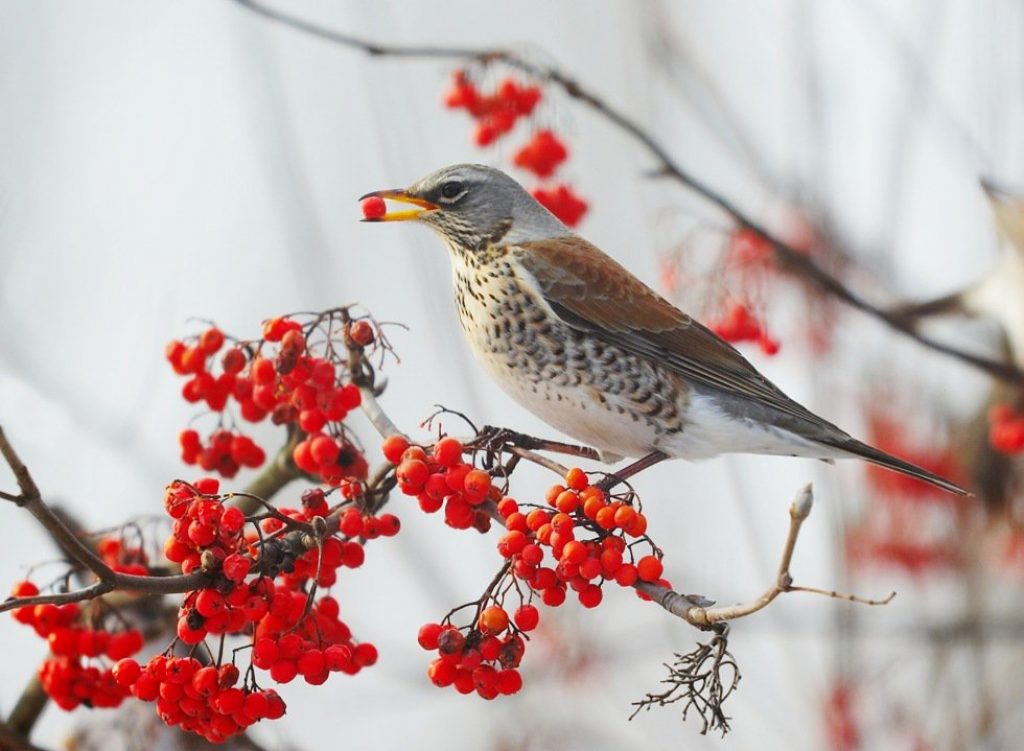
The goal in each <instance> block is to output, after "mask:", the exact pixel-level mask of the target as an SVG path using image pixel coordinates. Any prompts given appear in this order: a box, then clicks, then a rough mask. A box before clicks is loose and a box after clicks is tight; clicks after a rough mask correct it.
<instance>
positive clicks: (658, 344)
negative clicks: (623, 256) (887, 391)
mask: <svg viewBox="0 0 1024 751" xmlns="http://www.w3.org/2000/svg"><path fill="white" fill-rule="evenodd" d="M515 253H516V257H517V259H518V260H519V261H520V263H522V265H523V266H524V267H525V268H526V270H527V271H528V272H530V274H532V275H533V277H534V278H535V279H536V281H537V285H538V287H539V289H540V293H541V294H542V295H543V297H544V299H545V301H547V303H548V305H550V306H551V309H552V310H553V311H554V312H555V314H556V315H557V316H558V317H559V318H561V319H562V320H563V321H565V323H566V324H568V325H569V326H572V327H573V328H575V329H577V330H580V331H585V332H587V333H588V334H590V335H591V336H594V337H596V338H598V339H600V340H602V341H604V342H606V343H608V344H613V345H615V346H618V347H621V348H622V349H623V350H625V351H626V352H631V353H633V354H635V355H639V356H642V357H646V358H649V359H651V360H654V361H655V362H658V363H661V364H662V365H664V366H666V367H668V368H671V369H672V370H673V371H675V372H676V373H678V374H679V375H680V376H681V377H682V378H684V379H686V380H687V381H689V382H690V383H692V384H695V385H703V386H705V387H710V388H712V389H715V390H718V391H720V392H724V393H726V394H728V395H730V396H732V397H738V398H733V399H731V400H723V402H722V406H723V408H725V409H729V410H731V411H733V412H734V413H736V414H737V416H739V417H746V418H752V419H755V420H757V421H760V422H765V423H769V424H774V425H777V426H779V427H782V428H785V429H787V430H790V431H792V432H794V433H796V434H798V435H801V436H804V437H805V438H807V439H809V440H812V441H816V442H818V443H821V444H824V445H827V446H833V447H835V448H837V449H839V450H840V451H842V452H844V453H847V454H854V455H857V456H860V457H862V458H864V459H866V460H867V461H869V462H873V463H875V464H880V465H882V466H883V467H888V468H890V469H893V470H896V471H898V472H903V473H905V474H908V475H911V476H913V477H917V478H919V479H921V480H924V481H925V482H930V483H932V484H933V485H937V486H938V487H940V488H943V489H945V490H948V491H950V492H953V493H957V494H959V495H965V494H966V493H967V491H965V490H964V489H963V488H961V487H959V486H958V485H956V484H954V483H952V482H950V481H949V480H946V479H945V478H942V477H939V476H938V475H936V474H934V473H932V472H929V471H928V470H925V469H922V468H921V467H917V466H914V465H913V464H910V463H909V462H906V461H904V460H902V459H900V458H898V457H895V456H891V455H889V454H886V453H885V452H884V451H879V450H878V449H876V448H874V447H872V446H869V445H867V444H866V443H862V442H860V441H858V440H856V439H855V438H852V437H850V436H849V435H848V434H847V433H845V432H844V431H842V430H840V429H839V428H837V427H836V426H835V425H833V424H832V423H830V422H828V421H827V420H824V419H822V418H821V417H818V416H817V415H816V414H814V413H813V412H811V411H810V410H808V409H806V408H804V407H802V406H801V405H799V404H797V403H796V402H794V401H793V400H792V399H790V398H789V397H788V396H786V395H785V394H784V393H782V391H780V390H779V389H778V387H776V386H775V384H773V383H772V382H771V381H769V380H768V379H767V378H765V377H764V376H763V375H761V374H760V373H758V372H757V370H756V369H755V368H754V366H753V365H751V364H750V363H749V362H747V360H746V358H745V357H743V355H741V354H740V353H739V352H737V351H736V350H735V349H733V347H731V346H730V345H729V344H728V343H727V342H725V341H723V340H722V339H720V338H719V337H718V336H717V335H715V334H714V332H712V331H711V330H709V329H708V328H706V327H704V326H702V325H701V324H700V323H698V322H697V321H695V320H693V319H692V318H690V316H688V315H686V314H685V313H683V312H682V311H681V310H679V309H678V308H676V307H675V306H674V305H672V303H670V302H668V301H667V300H665V299H664V298H663V297H661V296H660V295H658V294H657V293H656V292H655V291H654V290H652V289H651V288H650V287H648V286H647V285H645V284H644V283H643V282H641V281H640V280H639V279H637V278H636V277H634V276H633V275H632V274H630V273H629V272H628V271H626V270H625V269H624V268H623V267H622V266H620V265H619V264H618V263H616V262H615V261H614V260H612V259H611V258H609V257H608V256H606V255H605V254H604V253H602V252H601V251H600V250H599V249H598V248H596V247H594V246H593V245H591V244H590V243H588V242H587V241H586V240H584V239H582V238H580V237H576V236H572V235H570V236H566V237H560V238H556V239H551V240H544V241H542V242H536V243H523V244H522V245H521V246H520V247H519V248H518V249H517V250H516V251H515Z"/></svg>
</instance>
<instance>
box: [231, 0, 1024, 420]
mask: <svg viewBox="0 0 1024 751" xmlns="http://www.w3.org/2000/svg"><path fill="white" fill-rule="evenodd" d="M232 2H235V3H237V4H238V5H240V6H241V7H243V8H245V9H247V10H249V11H251V12H253V13H255V14H257V15H260V16H262V17H264V18H267V19H269V20H271V21H274V22H275V23H279V24H281V25H283V26H287V27H289V28H292V29H295V30H296V31H300V32H302V33H304V34H309V35H311V36H314V37H317V38H319V39H322V40H324V41H326V42H330V43H332V44H336V45H339V46H342V47H347V48H349V49H355V50H359V51H362V52H364V53H366V54H368V55H370V56H373V57H402V58H447V59H453V60H466V61H471V62H478V63H481V64H485V65H486V64H489V63H495V62H500V63H503V64H505V65H508V66H509V67H511V68H515V69H517V70H519V71H522V72H523V73H525V74H527V75H529V76H531V77H533V78H536V79H538V80H541V81H545V82H547V83H550V84H553V85H555V86H557V87H558V88H560V89H561V90H562V91H563V92H565V94H566V95H567V96H568V97H569V98H571V99H574V100H576V101H578V102H580V103H581V104H583V105H584V106H586V107H588V108H589V109H591V110H592V111H594V112H595V113H597V114H598V115H599V116H601V117H603V118H604V119H605V120H607V121H609V122H610V123H612V125H614V126H615V127H616V128H618V129H619V130H620V131H622V132H623V133H625V134H626V135H627V136H629V137H630V138H632V139H633V140H634V141H635V142H637V143H638V144H639V145H640V146H642V147H643V148H644V150H646V151H647V152H648V154H650V156H652V157H653V158H654V160H655V162H657V165H658V166H657V168H656V169H655V171H654V172H655V174H656V175H658V176H662V177H667V178H670V179H672V180H674V181H675V182H677V183H679V184H680V185H682V186H683V187H685V188H687V189H689V190H692V191H693V192H694V193H696V194H697V195H699V196H701V197H702V198H704V199H705V200H706V201H708V202H709V203H711V204H713V205H714V206H716V207H718V209H720V210H721V211H722V212H724V213H725V214H727V215H728V216H729V217H731V219H732V220H733V221H734V222H735V223H736V224H737V225H738V226H739V227H740V228H742V229H746V230H749V231H751V232H753V233H754V234H756V235H758V236H759V237H761V238H762V239H763V240H764V241H765V242H767V243H768V244H769V245H771V247H772V250H773V251H774V253H775V257H776V258H777V260H778V261H779V264H780V266H781V267H782V268H783V269H785V270H786V271H787V272H789V273H791V274H793V275H794V276H798V277H801V278H803V279H805V280H806V281H808V282H809V283H811V284H812V285H814V286H815V287H817V288H818V289H819V290H821V291H822V292H824V293H826V294H828V295H830V296H832V297H834V298H835V299H837V300H839V301H840V302H843V303H845V304H846V305H849V306H850V307H852V308H854V309H856V310H859V311H861V312H862V313H865V314H867V315H869V316H871V317H873V318H875V319H877V320H879V321H881V322H882V323H884V324H885V325H887V326H888V327H889V328H891V329H892V330H894V331H896V332H898V333H901V334H903V335H905V336H907V337H909V338H910V339H913V340H914V341H916V342H918V343H919V344H921V345H922V346H924V347H927V348H929V349H931V350H934V351H936V352H939V353H941V354H943V355H946V356H948V357H952V358H954V359H956V360H959V361H961V362H963V363H965V364H967V365H970V366H971V367H973V368H976V369H978V370H981V371H983V372H985V373H987V374H988V375H990V376H992V377H993V378H998V379H1000V380H1002V381H1006V382H1008V383H1012V384H1015V385H1018V386H1024V370H1021V369H1019V368H1017V367H1015V366H1014V365H1012V364H1010V363H1008V362H1005V361H1002V360H995V359H992V358H988V357H982V356H980V355H976V354H973V353H971V352H967V351H964V350H962V349H959V348H957V347H954V346H951V345H948V344H945V343H943V342H940V341H937V340H935V339H932V338H931V337H928V336H925V335H924V334H921V333H920V332H919V331H918V330H917V328H916V325H915V322H914V321H913V320H910V319H907V318H906V317H903V316H899V315H895V314H893V313H892V312H891V311H890V310H887V309H884V308H881V307H878V306H876V305H873V304H872V303H870V302H868V300H867V299H865V298H864V297H863V296H861V295H860V294H858V293H856V292H854V291H853V290H851V289H850V288H849V287H847V286H846V285H845V284H844V283H843V282H842V281H840V280H839V279H838V278H836V277H835V276H833V275H832V274H830V273H829V272H827V271H826V270H825V269H823V268H821V267H820V266H819V265H818V264H816V263H815V262H814V261H813V260H811V258H810V257H809V256H808V255H807V254H806V253H802V252H800V251H799V250H797V249H796V248H794V247H793V246H792V245H789V244H788V243H786V242H783V241H782V240H781V239H779V238H778V237H776V236H775V235H773V234H772V233H770V232H769V231H768V230H767V229H765V227H763V226H762V225H761V224H759V223H758V222H756V221H754V219H753V218H752V217H750V216H749V215H748V214H747V213H746V212H744V211H743V210H742V209H740V207H739V206H737V205H736V204H735V203H733V202H732V201H731V200H730V199H728V198H726V197H725V196H724V195H723V194H722V193H720V192H718V191H717V190H715V189H713V188H712V187H711V186H709V185H708V184H706V183H705V182H703V181H702V180H700V179H699V178H697V177H696V176H695V175H693V174H692V173H691V172H689V171H688V170H687V169H686V168H684V167H683V166H682V165H681V164H679V163H678V162H677V161H676V160H675V159H674V158H673V157H672V156H671V155H670V154H669V152H668V150H667V149H666V148H665V146H663V145H662V144H661V142H660V141H658V140H657V139H656V138H655V137H654V136H653V135H652V134H651V133H649V132H648V131H647V130H646V129H644V128H643V127H641V126H640V125H639V124H638V123H637V122H636V121H634V120H633V119H632V118H630V117H629V116H628V115H626V114H625V113H624V112H623V111H622V110H620V109H618V108H616V107H613V106H612V105H610V104H608V103H607V102H606V101H605V100H603V99H601V98H600V97H598V96H597V95H596V94H594V93H593V92H592V91H591V90H590V89H588V88H584V87H583V86H582V85H581V84H580V83H579V82H578V81H577V80H576V79H575V78H573V77H571V76H569V75H568V74H566V73H564V72H563V71H562V70H560V69H559V68H557V67H555V66H553V65H545V64H541V63H537V62H533V61H531V60H528V59H526V57H524V56H523V55H521V54H518V53H516V52H512V51H510V50H502V49H482V48H473V47H445V46H432V45H419V46H417V45H410V46H403V45H395V44H382V43H380V42H375V41H372V40H369V39H365V38H362V37H358V36H355V35H352V34H343V33H340V32H337V31H333V30H331V29H328V28H326V27H323V26H320V25H318V24H315V23H312V22H310V21H306V20H305V19H302V18H299V17H297V16H293V15H290V14H288V13H284V12H282V11H279V10H276V9H274V8H271V7H269V6H267V5H265V4H263V3H261V2H256V1H255V0H232ZM371 419H373V418H371ZM390 427H392V428H394V425H391V426H390Z"/></svg>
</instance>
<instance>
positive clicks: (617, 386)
mask: <svg viewBox="0 0 1024 751" xmlns="http://www.w3.org/2000/svg"><path fill="white" fill-rule="evenodd" d="M452 270H453V282H454V287H455V302H456V305H457V307H458V313H459V320H460V322H461V324H462V328H463V331H464V332H465V334H466V338H467V340H468V341H469V343H470V346H471V348H472V349H473V352H474V354H475V355H476V356H477V358H478V359H479V360H480V361H481V362H482V363H483V364H484V365H485V366H486V367H487V368H488V370H489V371H490V372H491V374H492V375H493V376H494V378H495V379H496V380H497V382H498V383H499V385H500V386H501V387H502V388H503V389H504V390H505V391H506V392H507V393H509V394H510V395H511V396H512V397H513V398H514V399H516V400H517V401H518V402H519V403H520V404H522V405H523V406H524V407H526V408H527V409H529V410H530V411H532V412H533V413H534V414H536V415H538V416H539V417H540V418H542V419H543V420H544V421H546V422H548V423H549V424H551V425H553V426H554V427H556V428H558V429H559V430H561V431H563V432H564V433H566V434H568V435H570V436H572V437H573V438H575V439H577V440H579V441H583V442H585V443H587V444H588V445H592V446H595V447H597V448H599V449H601V450H603V451H604V452H606V453H608V454H617V455H620V456H642V455H643V454H646V453H649V452H650V451H653V450H655V449H657V448H662V447H663V446H666V445H668V444H669V443H672V442H674V438H675V437H677V436H678V434H680V433H681V431H682V430H683V427H684V422H683V419H682V417H681V416H680V411H681V409H682V407H683V406H685V404H686V401H687V399H686V393H685V390H684V387H683V386H682V385H681V383H680V382H679V381H678V379H676V378H675V377H674V376H672V375H671V374H670V373H665V372H659V369H657V368H655V367H653V366H652V365H651V364H650V363H648V362H646V361H642V360H638V359H637V358H636V357H634V356H633V355H630V354H628V353H626V352H624V351H621V350H619V349H618V348H616V347H614V346H611V345H607V344H605V343H603V342H601V341H599V340H597V339H595V338H594V337H592V336H588V335H586V334H585V333H583V332H580V331H577V330H575V329H573V328H571V327H569V326H568V325H566V324H565V323H563V322H562V321H561V320H560V319H558V318H557V317H556V316H555V315H554V314H553V313H552V311H551V309H550V308H549V307H548V306H547V304H546V303H545V302H544V301H543V299H542V298H541V297H540V295H539V294H538V292H537V291H536V289H535V288H533V286H532V285H531V284H530V281H529V276H528V274H527V272H526V271H525V270H524V269H522V268H521V267H520V266H519V264H518V263H517V262H516V260H515V256H514V253H512V252H510V251H509V249H508V248H501V247H498V248H495V247H491V248H487V249H483V250H478V251H475V252H472V253H466V252H459V251H454V252H453V253H452Z"/></svg>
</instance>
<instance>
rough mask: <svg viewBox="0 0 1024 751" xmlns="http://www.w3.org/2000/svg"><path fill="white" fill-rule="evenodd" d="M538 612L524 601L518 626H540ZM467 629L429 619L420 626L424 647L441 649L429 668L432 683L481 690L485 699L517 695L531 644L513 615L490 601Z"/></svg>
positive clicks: (477, 691) (460, 691)
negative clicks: (518, 631)
mask: <svg viewBox="0 0 1024 751" xmlns="http://www.w3.org/2000/svg"><path fill="white" fill-rule="evenodd" d="M536 610H537V609H536V608H535V607H533V606H532V605H524V606H523V607H521V608H520V609H519V611H517V613H516V620H517V628H518V629H519V630H521V631H529V630H531V629H533V628H535V627H536V625H537V620H538V618H537V616H536ZM520 620H521V621H522V623H521V624H520V623H518V622H519V621H520ZM465 629H466V631H467V633H466V634H463V633H462V630H461V629H459V628H456V627H455V626H453V625H451V624H450V623H449V624H445V625H443V626H442V625H441V624H439V623H427V624H425V625H424V626H423V627H422V628H420V631H419V636H418V640H419V644H420V646H421V647H423V648H424V649H426V650H428V651H431V652H433V651H436V652H437V653H438V657H437V659H435V660H434V661H433V662H431V663H430V665H429V666H428V667H427V677H428V678H430V680H431V682H432V683H433V684H434V685H435V686H437V687H439V688H445V687H447V686H452V687H454V688H455V690H456V691H458V692H459V693H460V694H469V693H472V692H473V691H476V693H477V694H478V695H479V696H481V697H482V698H484V699H494V698H495V697H497V696H499V695H500V696H508V695H511V694H514V693H517V692H518V691H519V689H521V688H522V687H523V678H522V676H521V675H520V674H519V670H518V669H517V668H518V667H519V664H520V662H522V659H523V654H524V653H525V651H526V642H525V641H524V639H523V637H522V636H520V635H519V634H518V633H516V631H515V629H513V627H512V625H511V622H510V620H509V617H508V613H506V612H505V610H504V609H503V608H502V607H501V606H500V605H491V606H490V607H486V608H483V609H482V610H481V611H480V614H479V616H478V617H477V621H476V623H475V624H472V626H466V627H465Z"/></svg>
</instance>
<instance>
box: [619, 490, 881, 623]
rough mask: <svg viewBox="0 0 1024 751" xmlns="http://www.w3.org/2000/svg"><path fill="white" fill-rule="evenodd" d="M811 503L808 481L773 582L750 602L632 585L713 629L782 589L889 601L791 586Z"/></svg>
mask: <svg viewBox="0 0 1024 751" xmlns="http://www.w3.org/2000/svg"><path fill="white" fill-rule="evenodd" d="M813 504H814V494H813V491H812V489H811V486H810V485H809V484H808V485H806V486H805V487H804V488H803V489H802V490H801V491H800V494H799V495H798V496H797V497H796V500H794V501H793V503H792V504H791V505H790V507H789V532H788V533H787V535H786V541H785V543H784V545H783V548H782V557H781V559H780V561H779V568H778V572H777V574H776V578H775V582H774V583H773V584H772V585H771V586H770V587H768V589H766V590H765V591H764V593H763V594H761V595H760V596H759V597H757V598H756V599H754V600H751V601H750V602H746V603H740V604H736V605H727V606H723V607H709V606H702V605H700V604H699V603H697V602H695V599H694V597H693V596H692V595H682V594H679V593H678V592H674V591H672V590H671V589H668V588H667V587H660V586H658V585H656V584H647V583H643V582H638V583H637V584H636V585H635V586H636V588H637V589H639V590H640V591H641V592H643V593H644V594H646V595H647V596H649V597H650V598H651V599H653V600H654V601H655V602H657V603H658V604H659V605H661V607H663V608H665V610H667V611H668V612H670V613H672V614H673V615H677V616H679V617H680V618H682V619H683V620H685V621H686V622H687V623H690V624H692V625H694V626H696V627H697V628H700V629H705V630H709V629H714V628H715V627H716V626H719V625H721V624H723V623H725V622H726V621H732V620H736V619H737V618H743V617H745V616H748V615H751V614H753V613H756V612H758V611H759V610H763V609H764V608H765V607H767V606H768V605H769V604H770V603H771V602H773V601H774V600H775V598H777V597H778V596H779V595H781V594H783V593H784V592H809V593H812V594H821V595H825V596H827V597H832V598H835V599H841V600H846V601H848V602H854V603H859V604H862V605H886V604H888V603H889V602H891V601H892V599H893V598H894V597H895V596H896V593H895V592H890V593H889V595H888V596H887V597H885V598H883V599H881V600H870V599H867V598H864V597H858V596H857V595H852V594H844V593H840V592H836V591H834V590H825V589H818V588H816V587H802V586H795V585H794V584H793V576H792V574H791V573H790V570H789V569H790V564H791V563H792V560H793V551H794V550H795V549H796V541H797V537H798V536H799V535H800V529H801V527H802V526H803V523H804V521H805V520H806V519H807V517H808V516H810V513H811V508H812V506H813Z"/></svg>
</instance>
